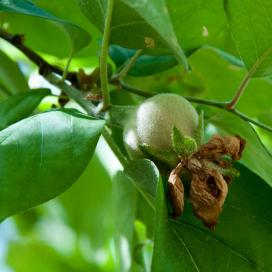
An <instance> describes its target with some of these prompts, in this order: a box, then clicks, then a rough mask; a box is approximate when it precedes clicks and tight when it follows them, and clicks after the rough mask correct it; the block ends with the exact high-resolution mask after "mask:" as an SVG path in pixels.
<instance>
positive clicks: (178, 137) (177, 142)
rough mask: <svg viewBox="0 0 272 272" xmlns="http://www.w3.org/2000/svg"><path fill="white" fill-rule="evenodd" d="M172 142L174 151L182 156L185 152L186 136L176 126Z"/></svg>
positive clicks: (173, 130)
mask: <svg viewBox="0 0 272 272" xmlns="http://www.w3.org/2000/svg"><path fill="white" fill-rule="evenodd" d="M171 140H172V148H173V150H174V151H175V152H176V153H177V154H182V153H183V151H184V136H183V135H182V134H181V132H180V131H179V130H178V128H177V127H175V126H174V127H173V129H172V134H171Z"/></svg>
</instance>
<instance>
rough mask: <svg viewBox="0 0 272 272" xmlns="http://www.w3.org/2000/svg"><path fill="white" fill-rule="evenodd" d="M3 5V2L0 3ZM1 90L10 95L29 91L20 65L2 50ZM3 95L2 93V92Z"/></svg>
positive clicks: (0, 68)
mask: <svg viewBox="0 0 272 272" xmlns="http://www.w3.org/2000/svg"><path fill="white" fill-rule="evenodd" d="M0 5H1V4H0ZM0 90H2V92H3V93H4V94H5V96H6V97H7V96H9V95H12V94H16V93H22V92H27V91H29V87H28V85H27V82H26V79H25V77H24V75H23V74H22V72H21V71H20V69H19V67H18V65H17V64H16V63H15V62H14V61H12V60H11V59H10V58H9V57H8V56H7V55H6V54H4V53H3V52H2V51H1V50H0ZM0 95H1V94H0Z"/></svg>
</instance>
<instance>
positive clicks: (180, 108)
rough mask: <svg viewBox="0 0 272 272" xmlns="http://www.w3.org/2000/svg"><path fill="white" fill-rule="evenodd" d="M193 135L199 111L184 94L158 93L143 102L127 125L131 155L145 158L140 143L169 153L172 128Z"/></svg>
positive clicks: (125, 132)
mask: <svg viewBox="0 0 272 272" xmlns="http://www.w3.org/2000/svg"><path fill="white" fill-rule="evenodd" d="M174 127H175V128H177V129H178V131H179V132H180V133H181V134H182V136H185V137H188V136H189V137H191V138H194V133H195V131H196V130H197V127H198V114H197V112H196V110H195V109H194V107H193V106H192V105H191V104H190V102H188V101H187V100H186V99H185V98H183V97H182V96H179V95H176V94H168V93H164V94H158V95H156V96H153V97H151V98H149V99H147V100H145V101H144V102H143V103H142V104H140V105H139V106H138V107H137V109H136V110H135V111H134V112H133V113H132V114H131V116H130V118H129V119H128V120H127V123H126V125H125V127H124V143H125V146H126V149H127V151H128V153H129V155H130V156H131V157H132V158H137V157H138V158H139V157H144V154H143V152H142V149H141V146H142V145H145V146H149V147H150V148H152V150H157V151H160V152H164V151H166V152H168V151H169V150H171V149H172V143H173V142H172V137H171V136H172V133H173V128H174Z"/></svg>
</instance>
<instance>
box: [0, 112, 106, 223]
mask: <svg viewBox="0 0 272 272" xmlns="http://www.w3.org/2000/svg"><path fill="white" fill-rule="evenodd" d="M103 125H104V122H103V121H97V120H92V119H91V118H89V117H88V116H85V115H83V114H81V113H79V112H76V111H74V110H73V111H70V110H69V111H68V110H63V111H51V112H47V113H42V114H38V115H36V116H33V117H30V118H27V119H24V120H22V121H20V122H17V123H16V124H14V125H12V126H9V127H8V128H6V129H4V130H2V131H1V132H0V173H1V180H0V220H3V219H5V218H6V217H8V216H11V215H13V214H16V213H18V212H20V211H24V210H26V209H29V208H31V207H34V206H36V205H38V204H41V203H43V202H45V201H47V200H49V199H51V198H54V197H55V196H57V195H59V194H60V193H62V192H63V191H65V190H66V189H67V188H69V187H70V186H71V185H72V184H73V183H74V182H75V181H76V180H77V179H78V178H79V176H80V175H81V174H82V172H83V171H84V169H85V168H86V166H87V164H88V162H89V160H90V159H91V156H92V154H93V151H94V149H95V147H96V143H97V141H98V138H99V136H100V134H101V130H102V128H103ZM30 155H31V156H30Z"/></svg>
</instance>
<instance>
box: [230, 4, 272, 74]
mask: <svg viewBox="0 0 272 272" xmlns="http://www.w3.org/2000/svg"><path fill="white" fill-rule="evenodd" d="M225 9H226V13H227V16H228V19H229V22H230V28H231V31H232V33H233V38H234V42H235V44H236V47H237V49H238V51H239V53H240V56H241V57H242V59H243V61H244V62H245V64H246V67H247V69H248V70H251V76H267V75H271V73H272V62H271V58H270V55H271V53H272V47H271V44H272V37H271V31H272V21H271V14H272V2H271V1H270V0H255V1H251V0H225Z"/></svg>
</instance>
